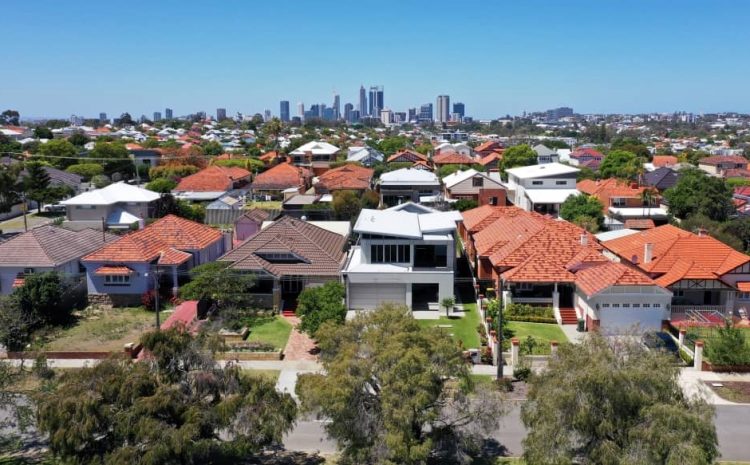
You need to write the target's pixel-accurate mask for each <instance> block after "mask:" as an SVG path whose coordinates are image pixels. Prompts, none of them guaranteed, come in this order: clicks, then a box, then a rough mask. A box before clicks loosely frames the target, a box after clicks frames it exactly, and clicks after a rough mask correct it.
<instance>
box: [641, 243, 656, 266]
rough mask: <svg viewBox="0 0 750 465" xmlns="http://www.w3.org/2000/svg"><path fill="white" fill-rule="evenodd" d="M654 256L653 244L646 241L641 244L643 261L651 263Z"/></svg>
mask: <svg viewBox="0 0 750 465" xmlns="http://www.w3.org/2000/svg"><path fill="white" fill-rule="evenodd" d="M653 258H654V244H652V243H651V242H647V243H645V244H643V263H644V264H645V263H651V260H652V259H653Z"/></svg>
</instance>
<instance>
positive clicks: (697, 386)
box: [679, 368, 750, 406]
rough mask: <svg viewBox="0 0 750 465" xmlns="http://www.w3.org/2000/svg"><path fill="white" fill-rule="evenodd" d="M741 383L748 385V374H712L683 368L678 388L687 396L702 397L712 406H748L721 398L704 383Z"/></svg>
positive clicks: (749, 374)
mask: <svg viewBox="0 0 750 465" xmlns="http://www.w3.org/2000/svg"><path fill="white" fill-rule="evenodd" d="M726 381H743V382H748V383H750V373H714V372H712V371H698V370H696V369H695V368H683V369H682V370H681V371H680V378H679V382H680V386H681V387H682V390H683V391H684V392H685V394H687V395H688V396H699V397H702V398H704V399H705V400H706V402H708V403H709V404H713V405H735V406H739V405H750V404H740V403H737V402H731V401H729V400H726V399H723V398H721V397H720V396H719V395H718V394H716V393H715V392H714V391H713V390H712V389H711V388H709V387H708V386H706V384H705V383H706V382H718V383H721V382H726Z"/></svg>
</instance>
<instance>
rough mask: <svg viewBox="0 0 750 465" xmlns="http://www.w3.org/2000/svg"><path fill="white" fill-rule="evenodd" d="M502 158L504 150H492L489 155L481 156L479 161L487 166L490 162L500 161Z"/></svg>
mask: <svg viewBox="0 0 750 465" xmlns="http://www.w3.org/2000/svg"><path fill="white" fill-rule="evenodd" d="M502 159H503V154H502V152H492V153H490V154H489V155H486V156H484V157H482V158H481V159H480V160H479V162H478V163H479V164H480V165H482V166H487V165H489V164H490V163H494V162H498V161H500V160H502Z"/></svg>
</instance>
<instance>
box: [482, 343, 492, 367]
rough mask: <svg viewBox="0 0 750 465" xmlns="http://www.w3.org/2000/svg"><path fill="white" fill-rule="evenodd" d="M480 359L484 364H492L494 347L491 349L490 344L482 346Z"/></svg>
mask: <svg viewBox="0 0 750 465" xmlns="http://www.w3.org/2000/svg"><path fill="white" fill-rule="evenodd" d="M480 360H481V361H482V363H484V364H487V365H490V364H492V349H490V348H489V347H488V346H484V347H482V353H481V355H480Z"/></svg>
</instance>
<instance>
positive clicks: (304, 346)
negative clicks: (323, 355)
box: [284, 316, 318, 361]
mask: <svg viewBox="0 0 750 465" xmlns="http://www.w3.org/2000/svg"><path fill="white" fill-rule="evenodd" d="M284 318H286V320H287V321H288V322H289V323H291V324H292V326H294V329H292V334H290V335H289V340H288V341H287V343H286V347H285V348H284V360H292V361H293V360H311V361H314V360H317V359H318V356H317V355H315V354H313V353H311V352H312V351H313V349H315V342H313V340H312V339H310V336H308V335H307V334H305V333H303V332H301V331H299V330H298V329H297V325H299V323H300V320H299V318H297V317H296V316H285V317H284Z"/></svg>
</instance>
